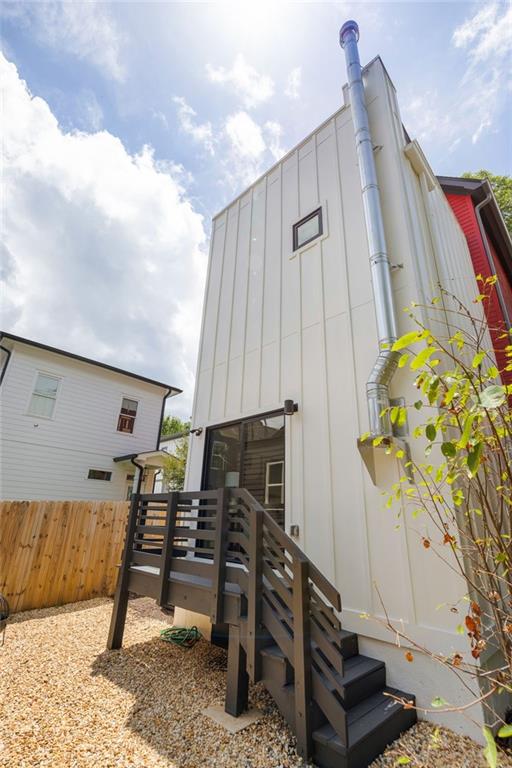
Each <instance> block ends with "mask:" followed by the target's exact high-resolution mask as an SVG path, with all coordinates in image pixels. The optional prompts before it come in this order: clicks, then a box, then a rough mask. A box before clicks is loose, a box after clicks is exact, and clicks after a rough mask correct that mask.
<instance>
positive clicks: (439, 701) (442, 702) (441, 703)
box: [430, 696, 448, 709]
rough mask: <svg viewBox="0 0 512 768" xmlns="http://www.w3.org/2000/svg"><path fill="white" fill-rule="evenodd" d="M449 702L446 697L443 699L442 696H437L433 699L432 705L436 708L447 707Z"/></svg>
mask: <svg viewBox="0 0 512 768" xmlns="http://www.w3.org/2000/svg"><path fill="white" fill-rule="evenodd" d="M447 704H448V702H447V701H446V699H443V697H442V696H436V697H435V699H432V701H431V702H430V706H431V707H434V708H435V709H438V708H439V707H446V705H447Z"/></svg>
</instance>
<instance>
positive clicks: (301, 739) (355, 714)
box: [108, 488, 416, 768]
mask: <svg viewBox="0 0 512 768" xmlns="http://www.w3.org/2000/svg"><path fill="white" fill-rule="evenodd" d="M129 592H135V593H136V594H138V595H147V596H150V597H153V598H154V599H155V600H156V602H157V603H158V604H159V605H160V606H162V607H167V606H178V607H181V608H186V609H188V610H190V611H194V612H196V613H201V614H203V615H205V616H208V617H209V619H210V621H211V623H212V624H215V625H220V624H221V625H225V626H227V627H228V635H229V646H228V674H227V690H226V704H225V708H226V711H227V712H229V713H230V714H232V715H234V716H238V715H240V714H241V713H242V712H243V711H244V710H245V709H246V708H247V694H248V683H249V680H251V681H252V682H258V681H260V680H262V681H263V682H264V683H265V685H266V687H267V688H268V689H269V691H270V692H271V693H272V695H273V696H274V698H275V700H276V702H277V704H278V706H279V708H280V709H281V711H282V713H283V715H284V716H285V718H286V719H287V721H288V722H289V724H290V726H291V727H292V729H293V730H294V732H295V735H296V738H297V748H298V750H299V753H300V754H301V755H302V756H303V757H304V758H306V759H312V758H314V759H316V760H317V762H318V763H319V765H322V766H325V767H326V768H363V766H365V765H367V764H368V763H367V762H365V761H366V760H367V759H368V760H369V761H370V759H373V758H374V757H375V756H376V755H377V754H378V753H379V751H381V749H383V748H384V747H385V746H386V744H387V743H389V741H392V740H393V738H396V737H397V736H398V735H399V733H400V732H401V730H404V729H405V728H406V727H409V725H412V723H413V722H414V721H415V719H416V718H415V711H414V710H412V709H404V708H403V707H402V706H401V705H400V704H398V703H395V704H394V705H393V707H391V709H390V706H389V705H390V699H389V697H388V696H387V695H386V694H387V692H388V689H386V687H385V678H386V673H385V666H384V664H383V663H382V662H380V661H378V660H376V659H370V658H367V657H365V656H362V655H361V654H359V653H358V644H357V636H356V635H354V634H353V633H351V632H345V631H344V630H343V629H342V627H341V621H340V612H341V599H340V595H339V593H338V591H337V590H336V589H335V587H334V586H333V585H332V584H331V583H330V582H329V580H328V579H326V578H325V576H324V575H323V574H322V573H321V572H320V571H319V570H318V568H317V567H316V566H315V565H314V564H313V563H312V562H311V561H310V560H309V559H308V558H307V557H306V555H305V554H304V553H303V552H302V551H301V550H300V549H299V547H298V546H297V545H296V544H295V542H294V541H293V540H292V539H290V537H289V536H287V535H286V533H285V532H284V531H283V530H282V528H280V527H279V525H278V524H277V523H276V522H275V520H274V519H273V518H272V517H271V516H270V515H268V514H267V513H266V512H265V510H264V509H263V508H262V507H261V506H260V505H259V504H258V502H257V501H256V500H255V499H254V498H253V497H252V496H251V495H250V494H249V493H248V492H247V491H246V490H244V489H230V490H228V489H224V488H222V489H219V490H218V491H187V492H175V493H171V494H153V495H148V494H142V495H139V496H134V498H133V500H132V504H131V508H130V516H129V521H128V527H127V534H126V543H125V549H124V554H123V562H122V564H121V570H120V573H119V581H118V585H117V590H116V595H115V601H114V610H113V614H112V621H111V626H110V632H109V638H108V647H109V648H119V647H120V646H121V643H122V638H123V631H124V623H125V619H126V609H127V602H128V593H129ZM406 695H407V694H404V696H406ZM408 698H409V699H410V698H411V697H410V696H408Z"/></svg>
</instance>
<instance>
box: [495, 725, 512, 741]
mask: <svg viewBox="0 0 512 768" xmlns="http://www.w3.org/2000/svg"><path fill="white" fill-rule="evenodd" d="M498 736H499V737H500V739H510V737H511V736H512V725H502V726H501V728H500V729H499V731H498Z"/></svg>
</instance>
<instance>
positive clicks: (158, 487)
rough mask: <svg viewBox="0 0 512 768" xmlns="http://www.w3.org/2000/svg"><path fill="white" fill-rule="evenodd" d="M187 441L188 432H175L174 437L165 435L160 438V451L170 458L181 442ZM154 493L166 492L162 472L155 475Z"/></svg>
mask: <svg viewBox="0 0 512 768" xmlns="http://www.w3.org/2000/svg"><path fill="white" fill-rule="evenodd" d="M188 439H189V433H188V432H177V433H176V434H174V435H165V436H162V437H161V438H160V450H161V451H164V453H167V454H169V455H170V456H174V455H175V453H176V448H177V446H178V445H180V443H181V441H182V440H187V441H188ZM153 490H154V493H163V492H165V491H166V488H164V485H163V475H162V471H161V470H160V471H159V472H157V474H156V475H155V482H154V485H153Z"/></svg>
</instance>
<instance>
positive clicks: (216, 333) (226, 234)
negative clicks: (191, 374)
mask: <svg viewBox="0 0 512 768" xmlns="http://www.w3.org/2000/svg"><path fill="white" fill-rule="evenodd" d="M228 226H229V210H228V212H227V213H226V223H225V225H224V240H223V243H222V264H221V268H220V278H219V294H218V296H217V302H216V305H215V306H216V310H215V334H214V337H213V358H212V381H211V385H210V393H209V398H208V418H211V415H212V396H213V384H214V379H215V368H216V365H215V362H216V359H217V336H218V332H219V316H220V306H221V304H220V303H221V295H222V281H223V277H224V258H225V255H226V240H227V239H228Z"/></svg>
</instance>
